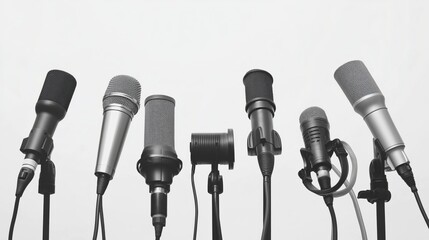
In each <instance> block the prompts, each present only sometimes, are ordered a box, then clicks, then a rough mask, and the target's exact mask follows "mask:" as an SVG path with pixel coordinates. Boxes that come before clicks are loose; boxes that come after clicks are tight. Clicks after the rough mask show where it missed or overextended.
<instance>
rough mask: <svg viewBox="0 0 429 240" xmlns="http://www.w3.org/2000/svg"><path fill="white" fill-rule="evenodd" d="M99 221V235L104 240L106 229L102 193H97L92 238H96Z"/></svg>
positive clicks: (94, 239)
mask: <svg viewBox="0 0 429 240" xmlns="http://www.w3.org/2000/svg"><path fill="white" fill-rule="evenodd" d="M100 222H101V237H102V239H103V240H106V231H105V226H104V214H103V195H102V194H97V204H96V207H95V223H94V234H93V236H92V239H93V240H96V239H97V235H98V226H99V223H100Z"/></svg>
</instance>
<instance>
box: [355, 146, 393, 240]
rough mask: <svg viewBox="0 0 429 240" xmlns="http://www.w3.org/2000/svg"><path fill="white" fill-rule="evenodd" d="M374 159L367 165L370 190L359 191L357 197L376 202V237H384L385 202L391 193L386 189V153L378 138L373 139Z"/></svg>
mask: <svg viewBox="0 0 429 240" xmlns="http://www.w3.org/2000/svg"><path fill="white" fill-rule="evenodd" d="M373 144H374V159H373V160H372V161H371V164H370V166H369V176H370V179H371V190H366V191H360V192H359V194H358V198H364V199H366V200H367V201H368V202H369V203H371V204H373V203H377V204H376V211H377V239H378V240H385V239H386V216H385V203H386V202H389V201H390V199H391V197H392V195H391V193H390V191H389V189H388V187H389V185H388V182H387V178H386V174H385V162H386V160H387V154H386V152H385V151H384V148H383V147H382V145H381V143H380V141H379V140H378V139H374V140H373Z"/></svg>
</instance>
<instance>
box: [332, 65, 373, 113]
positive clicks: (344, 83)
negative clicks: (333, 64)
mask: <svg viewBox="0 0 429 240" xmlns="http://www.w3.org/2000/svg"><path fill="white" fill-rule="evenodd" d="M334 78H335V80H337V82H338V84H339V85H340V87H341V89H343V92H344V93H345V94H346V96H347V98H348V99H349V101H350V103H351V104H352V105H353V104H354V103H355V102H356V101H357V100H359V99H360V98H362V97H364V96H366V95H369V94H372V93H381V91H380V89H379V88H378V86H377V84H376V83H375V81H374V79H373V78H372V76H371V74H370V73H369V71H368V69H367V68H366V67H365V65H364V64H363V62H362V61H359V60H356V61H351V62H348V63H345V64H344V65H342V66H341V67H339V68H338V69H337V71H335V73H334Z"/></svg>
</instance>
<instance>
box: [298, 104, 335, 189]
mask: <svg viewBox="0 0 429 240" xmlns="http://www.w3.org/2000/svg"><path fill="white" fill-rule="evenodd" d="M299 123H300V127H301V132H302V137H303V139H304V144H305V149H306V151H308V152H309V153H311V154H310V162H311V167H312V170H313V171H314V172H316V173H317V178H318V179H319V184H320V185H321V189H322V190H324V189H328V188H330V187H331V186H330V176H329V171H330V170H331V167H332V166H331V158H330V156H329V154H328V151H327V149H326V144H327V143H328V142H329V141H330V140H331V139H330V134H329V122H328V117H327V116H326V113H325V111H323V109H321V108H319V107H310V108H307V109H306V110H304V111H303V112H302V113H301V116H300V117H299Z"/></svg>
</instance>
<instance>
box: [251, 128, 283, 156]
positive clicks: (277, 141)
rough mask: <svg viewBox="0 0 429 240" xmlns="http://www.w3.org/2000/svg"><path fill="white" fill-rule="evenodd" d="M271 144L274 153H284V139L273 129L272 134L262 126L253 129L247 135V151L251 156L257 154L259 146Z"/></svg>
mask: <svg viewBox="0 0 429 240" xmlns="http://www.w3.org/2000/svg"><path fill="white" fill-rule="evenodd" d="M266 144H270V145H271V146H272V152H273V154H274V155H280V154H281V153H282V141H281V138H280V135H279V134H278V133H277V132H276V131H275V130H272V131H271V134H265V133H264V131H263V130H262V128H261V127H258V128H255V129H253V130H252V131H251V132H250V134H249V136H248V137H247V153H248V155H249V156H256V155H257V150H256V149H257V146H258V145H263V146H264V145H266Z"/></svg>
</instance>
